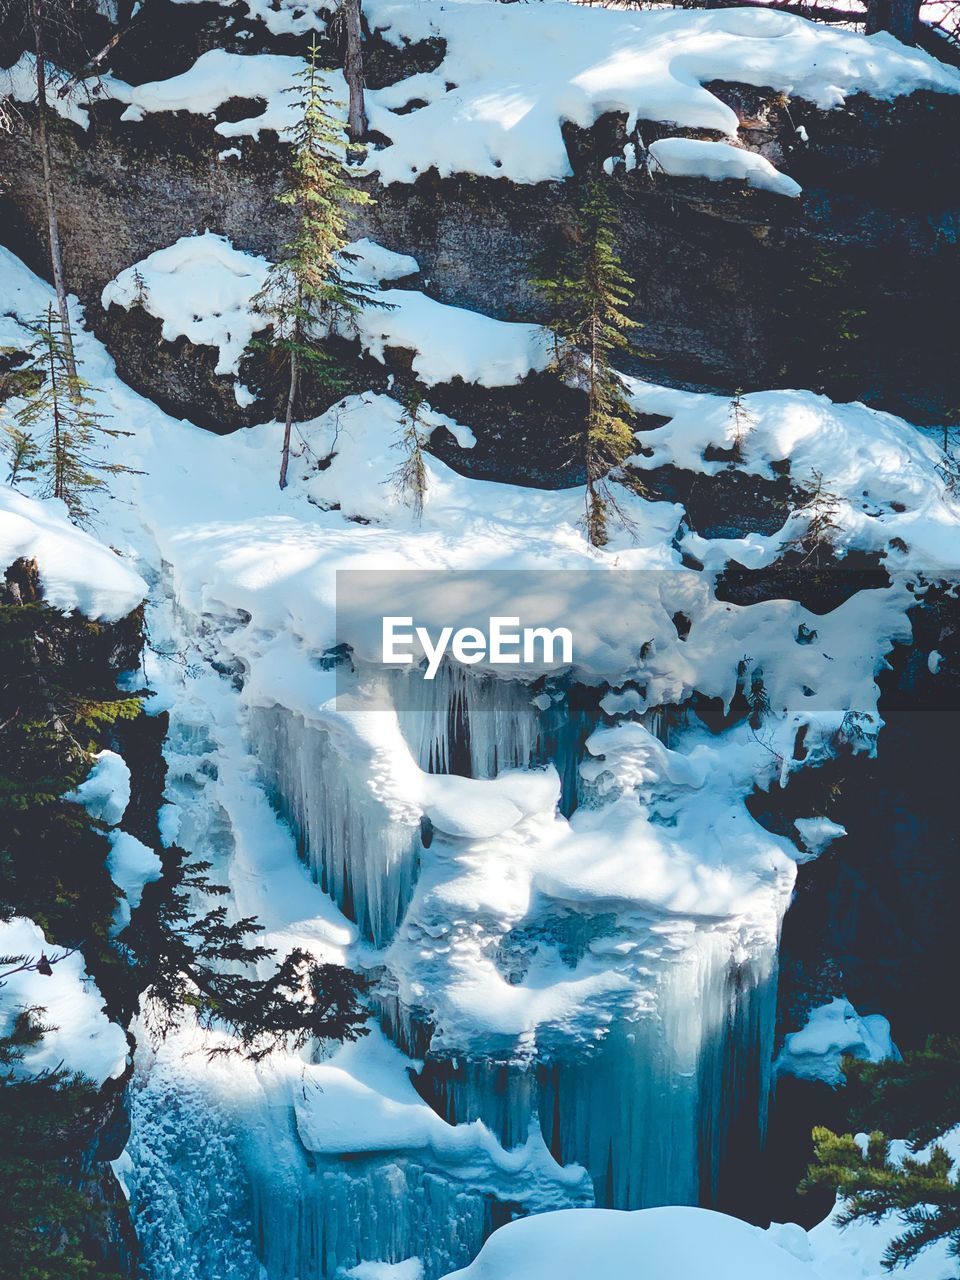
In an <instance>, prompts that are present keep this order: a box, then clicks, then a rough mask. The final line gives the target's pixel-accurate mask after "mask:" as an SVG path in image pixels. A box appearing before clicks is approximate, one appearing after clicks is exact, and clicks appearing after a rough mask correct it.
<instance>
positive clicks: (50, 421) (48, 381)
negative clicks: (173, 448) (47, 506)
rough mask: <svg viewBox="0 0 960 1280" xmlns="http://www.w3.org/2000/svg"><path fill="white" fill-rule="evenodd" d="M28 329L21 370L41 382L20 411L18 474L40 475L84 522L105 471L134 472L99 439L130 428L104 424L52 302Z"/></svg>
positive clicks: (51, 493) (44, 486)
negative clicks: (104, 451)
mask: <svg viewBox="0 0 960 1280" xmlns="http://www.w3.org/2000/svg"><path fill="white" fill-rule="evenodd" d="M29 329H30V331H31V333H33V335H34V341H33V343H32V344H31V346H30V348H29V353H28V359H27V361H26V363H25V364H24V365H23V366H21V369H20V372H22V373H24V374H30V373H34V374H36V375H38V379H37V380H38V386H37V389H36V390H35V391H34V393H33V394H32V395H30V396H28V397H27V399H26V400H25V402H24V404H23V406H22V407H21V408H20V409H19V410H18V411H17V414H16V431H17V433H18V434H17V435H16V436H15V437H14V448H15V458H16V459H17V460H18V462H19V467H18V470H19V474H20V478H21V479H22V478H24V475H25V474H30V475H31V476H33V475H39V478H40V481H41V493H42V495H43V496H45V497H53V498H60V499H62V500H63V501H64V502H65V503H66V505H67V509H68V511H69V512H70V518H71V520H73V521H74V522H75V523H76V524H83V523H85V522H86V521H87V520H88V519H89V517H90V515H91V511H90V507H89V499H90V496H91V495H92V494H94V493H98V492H101V491H103V490H105V489H106V488H107V485H106V481H105V480H104V476H107V475H117V474H118V473H120V472H130V471H131V468H130V467H126V466H123V465H122V464H121V463H118V462H109V461H108V460H107V459H105V458H104V457H103V456H101V455H100V454H99V453H98V446H99V445H100V443H101V438H103V437H111V438H116V437H119V436H129V435H130V434H131V432H129V431H120V430H118V429H116V428H113V427H108V426H106V425H105V424H106V418H105V416H104V415H103V414H102V413H98V412H97V410H96V408H95V407H94V400H93V397H92V396H91V392H92V391H94V390H95V389H96V388H94V387H91V386H90V384H89V383H88V382H87V381H86V380H85V379H84V378H82V377H81V376H80V375H79V374H78V373H77V372H76V364H75V362H74V361H73V359H72V349H71V348H68V345H67V342H66V340H65V337H64V330H63V327H62V323H61V320H60V317H59V316H58V314H57V313H56V312H55V311H54V309H53V307H52V306H50V307H48V308H47V312H46V314H45V315H43V316H41V317H40V318H39V319H37V320H36V321H34V322H33V323H32V324H31V325H30V326H29ZM44 433H46V434H45V436H44ZM26 437H29V438H30V439H31V440H33V441H34V447H33V448H30V447H29V446H27V444H26V439H25V438H26ZM38 437H39V438H40V443H37V441H38ZM26 464H29V465H26ZM11 469H13V468H11Z"/></svg>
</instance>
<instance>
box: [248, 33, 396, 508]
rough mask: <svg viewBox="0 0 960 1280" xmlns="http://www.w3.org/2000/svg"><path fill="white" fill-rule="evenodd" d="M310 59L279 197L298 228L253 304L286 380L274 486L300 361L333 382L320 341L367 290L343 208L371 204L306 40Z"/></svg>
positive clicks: (286, 448)
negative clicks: (288, 175)
mask: <svg viewBox="0 0 960 1280" xmlns="http://www.w3.org/2000/svg"><path fill="white" fill-rule="evenodd" d="M309 53H310V57H309V63H308V65H307V67H306V68H305V70H304V71H303V72H301V73H300V76H299V79H300V82H301V84H300V90H299V107H300V114H299V119H298V121H297V124H296V126H295V128H294V130H293V162H292V172H293V180H292V184H291V186H290V187H289V188H288V190H286V191H284V192H283V193H282V194H281V195H280V196H278V200H279V201H280V203H281V204H283V205H287V206H289V207H290V208H292V209H293V211H294V214H295V216H296V220H297V232H296V235H295V236H294V238H293V240H291V241H290V243H289V244H287V245H286V246H285V247H284V251H283V256H282V258H281V260H280V261H279V262H277V263H276V264H275V265H274V266H273V267H271V269H270V272H269V274H268V276H267V279H266V282H265V283H264V286H263V288H262V289H261V290H260V292H259V293H258V294H257V295H256V297H255V298H254V299H253V306H254V309H255V310H257V311H259V312H261V314H263V315H264V316H265V317H266V318H267V319H268V320H269V323H270V326H271V330H272V332H271V337H270V340H269V343H268V345H269V347H270V349H271V350H272V352H273V353H274V355H275V357H276V358H277V359H278V361H279V362H280V363H281V364H283V365H285V366H286V370H287V374H288V386H287V397H286V419H285V424H284V432H283V451H282V455H281V461H280V488H281V489H284V488H286V484H287V469H288V466H289V462H290V433H291V427H292V424H293V414H294V410H295V407H296V402H297V395H298V391H299V386H300V378H301V374H302V372H303V370H304V367H308V368H310V369H312V371H313V373H314V375H315V376H316V377H318V378H319V379H320V380H321V381H323V382H325V383H327V384H328V385H333V386H334V387H336V386H337V385H338V379H337V376H336V370H335V368H334V367H333V362H332V360H331V357H330V355H329V353H328V352H326V351H324V350H323V348H322V347H321V346H320V340H321V339H322V337H323V336H324V335H325V334H327V333H329V332H330V330H331V329H332V328H333V326H334V325H335V324H336V323H337V322H340V323H342V322H343V321H344V320H349V319H350V317H352V316H354V315H356V314H357V312H358V311H359V310H360V308H361V307H362V306H364V305H365V304H367V303H369V302H370V300H371V295H372V294H373V293H374V289H373V287H372V286H371V285H367V284H363V283H360V282H358V281H355V280H352V279H350V277H349V273H348V270H347V269H346V268H348V267H349V258H348V256H347V255H345V254H344V253H343V252H342V251H343V248H344V246H345V245H346V244H347V210H348V209H349V207H350V206H358V205H366V204H369V203H371V200H370V196H369V195H368V194H367V193H366V192H364V191H361V190H359V189H358V188H357V187H355V186H353V185H352V183H351V182H350V179H349V175H348V171H347V168H346V163H345V156H346V145H347V139H346V135H345V133H344V129H343V126H342V124H341V123H340V121H339V120H338V119H337V118H336V116H335V115H334V111H333V108H334V103H333V101H332V99H331V98H330V97H329V95H328V90H327V87H326V84H325V82H324V79H323V76H322V75H321V74H320V70H319V67H318V65H317V58H318V54H319V49H318V46H317V44H316V42H315V41H314V43H313V44H311V46H310V51H309Z"/></svg>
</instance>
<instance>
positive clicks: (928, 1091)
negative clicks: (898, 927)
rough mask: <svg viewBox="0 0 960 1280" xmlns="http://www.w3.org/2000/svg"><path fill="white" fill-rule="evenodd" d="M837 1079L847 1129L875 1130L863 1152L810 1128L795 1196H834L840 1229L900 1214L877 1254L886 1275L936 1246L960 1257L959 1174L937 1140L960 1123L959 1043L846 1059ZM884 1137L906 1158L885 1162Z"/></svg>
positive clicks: (849, 1138) (846, 1138)
mask: <svg viewBox="0 0 960 1280" xmlns="http://www.w3.org/2000/svg"><path fill="white" fill-rule="evenodd" d="M844 1073H845V1074H846V1076H847V1081H848V1087H849V1088H850V1089H851V1090H852V1093H853V1097H854V1100H855V1101H854V1105H853V1108H852V1117H851V1118H852V1120H853V1123H854V1124H855V1125H856V1126H857V1128H858V1129H859V1128H867V1129H872V1130H874V1131H873V1132H872V1133H871V1135H870V1138H869V1141H868V1143H867V1145H866V1149H865V1150H864V1149H863V1148H862V1147H861V1144H860V1142H859V1141H858V1140H857V1139H856V1138H854V1137H853V1135H852V1134H843V1135H838V1134H835V1133H833V1132H831V1131H830V1130H829V1129H824V1128H818V1129H815V1130H814V1132H813V1142H814V1163H813V1164H812V1165H811V1167H810V1169H809V1170H808V1172H807V1176H806V1178H805V1179H804V1181H803V1182H802V1183H801V1188H800V1189H801V1191H809V1190H812V1189H814V1188H819V1187H825V1188H828V1189H830V1190H837V1191H838V1192H839V1193H840V1195H841V1197H842V1199H843V1203H842V1206H841V1210H840V1222H841V1223H842V1224H845V1223H849V1222H856V1221H859V1220H861V1219H866V1220H868V1221H871V1222H878V1221H880V1219H881V1218H883V1217H884V1216H885V1215H886V1214H888V1213H891V1212H892V1213H896V1214H897V1215H899V1217H900V1219H901V1221H902V1222H903V1226H904V1230H903V1231H902V1232H901V1233H900V1234H899V1235H898V1236H896V1237H895V1238H894V1240H893V1241H892V1242H891V1243H890V1245H889V1247H888V1248H887V1250H886V1252H885V1254H884V1258H883V1264H884V1266H885V1267H886V1268H888V1269H892V1268H893V1267H896V1266H899V1265H902V1264H904V1263H907V1262H910V1261H912V1260H913V1259H914V1258H916V1257H917V1256H918V1254H920V1253H922V1252H923V1250H924V1249H925V1248H926V1247H927V1246H928V1245H930V1244H933V1243H934V1242H935V1241H937V1240H945V1241H947V1242H948V1243H949V1252H950V1254H951V1255H952V1256H953V1257H957V1258H960V1175H958V1171H957V1169H956V1166H955V1163H954V1161H953V1160H952V1159H951V1158H950V1156H949V1155H948V1154H947V1152H946V1151H945V1149H944V1148H943V1147H942V1146H941V1145H940V1144H939V1143H938V1142H937V1141H936V1139H937V1138H938V1137H939V1136H940V1135H941V1134H944V1133H946V1132H948V1131H949V1130H951V1129H953V1128H955V1127H956V1126H957V1125H958V1124H960V1038H958V1037H956V1036H932V1037H931V1038H930V1039H929V1040H928V1041H927V1044H926V1045H925V1046H924V1048H923V1049H921V1050H917V1051H914V1052H911V1053H907V1054H905V1055H904V1058H903V1060H902V1061H899V1062H894V1061H891V1060H887V1061H885V1062H879V1063H869V1062H858V1061H854V1060H851V1059H845V1060H844ZM881 1126H882V1129H883V1131H884V1132H881V1131H880V1130H881ZM885 1132H886V1133H895V1134H897V1135H899V1136H900V1137H901V1138H903V1139H905V1140H906V1141H907V1142H908V1143H909V1147H910V1150H909V1152H908V1154H906V1155H905V1156H904V1157H902V1158H901V1159H896V1160H895V1159H892V1158H891V1146H890V1141H889V1139H888V1138H887V1137H886V1136H885Z"/></svg>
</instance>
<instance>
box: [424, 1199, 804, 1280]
mask: <svg viewBox="0 0 960 1280" xmlns="http://www.w3.org/2000/svg"><path fill="white" fill-rule="evenodd" d="M585 1276H609V1277H611V1280H628V1278H630V1277H634V1276H637V1277H640V1276H642V1277H643V1280H706V1278H707V1277H709V1280H773V1277H776V1280H817V1277H816V1274H815V1273H814V1272H813V1271H812V1270H811V1268H810V1267H807V1266H804V1264H803V1263H802V1262H800V1261H799V1260H798V1259H796V1258H794V1257H792V1256H791V1255H790V1254H789V1253H787V1252H786V1251H785V1250H783V1249H781V1248H780V1247H779V1246H778V1245H777V1244H776V1243H775V1242H774V1241H773V1240H771V1239H770V1238H769V1237H768V1236H766V1235H765V1234H764V1232H762V1231H761V1230H760V1229H759V1228H758V1227H752V1226H750V1225H749V1224H748V1223H746V1222H741V1221H740V1220H739V1219H738V1218H730V1217H727V1216H726V1215H724V1214H721V1213H714V1212H713V1211H711V1210H709V1209H688V1208H667V1209H640V1210H638V1211H636V1212H633V1213H624V1212H621V1211H619V1210H616V1209H565V1210H561V1211H560V1212H558V1213H545V1214H540V1215H539V1216H538V1217H536V1218H520V1219H518V1220H517V1221H515V1222H510V1223H508V1224H507V1225H506V1226H505V1227H501V1228H500V1229H499V1231H495V1232H494V1233H493V1235H492V1236H491V1237H490V1239H489V1240H488V1241H487V1243H486V1244H485V1245H484V1246H483V1248H482V1249H481V1250H480V1253H479V1255H478V1257H477V1259H476V1261H474V1262H473V1263H471V1265H470V1266H469V1267H465V1268H464V1269H463V1270H462V1271H455V1272H451V1274H450V1275H448V1276H447V1277H446V1280H584V1277H585Z"/></svg>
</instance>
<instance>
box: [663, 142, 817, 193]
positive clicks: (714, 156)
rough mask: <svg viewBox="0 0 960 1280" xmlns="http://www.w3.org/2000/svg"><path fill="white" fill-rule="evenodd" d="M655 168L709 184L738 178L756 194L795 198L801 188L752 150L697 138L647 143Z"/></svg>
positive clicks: (677, 176)
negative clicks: (755, 189) (709, 182)
mask: <svg viewBox="0 0 960 1280" xmlns="http://www.w3.org/2000/svg"><path fill="white" fill-rule="evenodd" d="M650 155H651V156H652V157H653V159H654V161H655V162H656V165H657V166H659V168H660V169H662V170H663V172H664V173H665V174H667V175H668V176H669V177H671V178H709V179H710V180H711V181H713V182H724V181H727V180H728V179H731V178H734V179H737V178H739V179H742V180H744V181H745V182H746V183H747V185H748V186H750V187H756V188H757V190H759V191H772V192H773V193H774V195H780V196H790V197H791V198H796V197H797V196H799V195H800V193H801V191H802V190H803V188H802V187H801V186H800V184H799V183H797V182H794V180H793V179H792V178H788V177H787V175H786V174H785V173H780V172H779V170H777V169H776V168H775V167H774V166H773V165H772V164H771V163H770V161H769V160H768V159H767V158H766V157H765V156H761V155H758V154H757V153H756V152H755V151H747V150H745V149H744V148H743V147H732V146H730V145H729V143H726V142H703V141H701V140H700V139H699V138H660V139H659V140H658V141H656V142H652V143H651V144H650Z"/></svg>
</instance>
